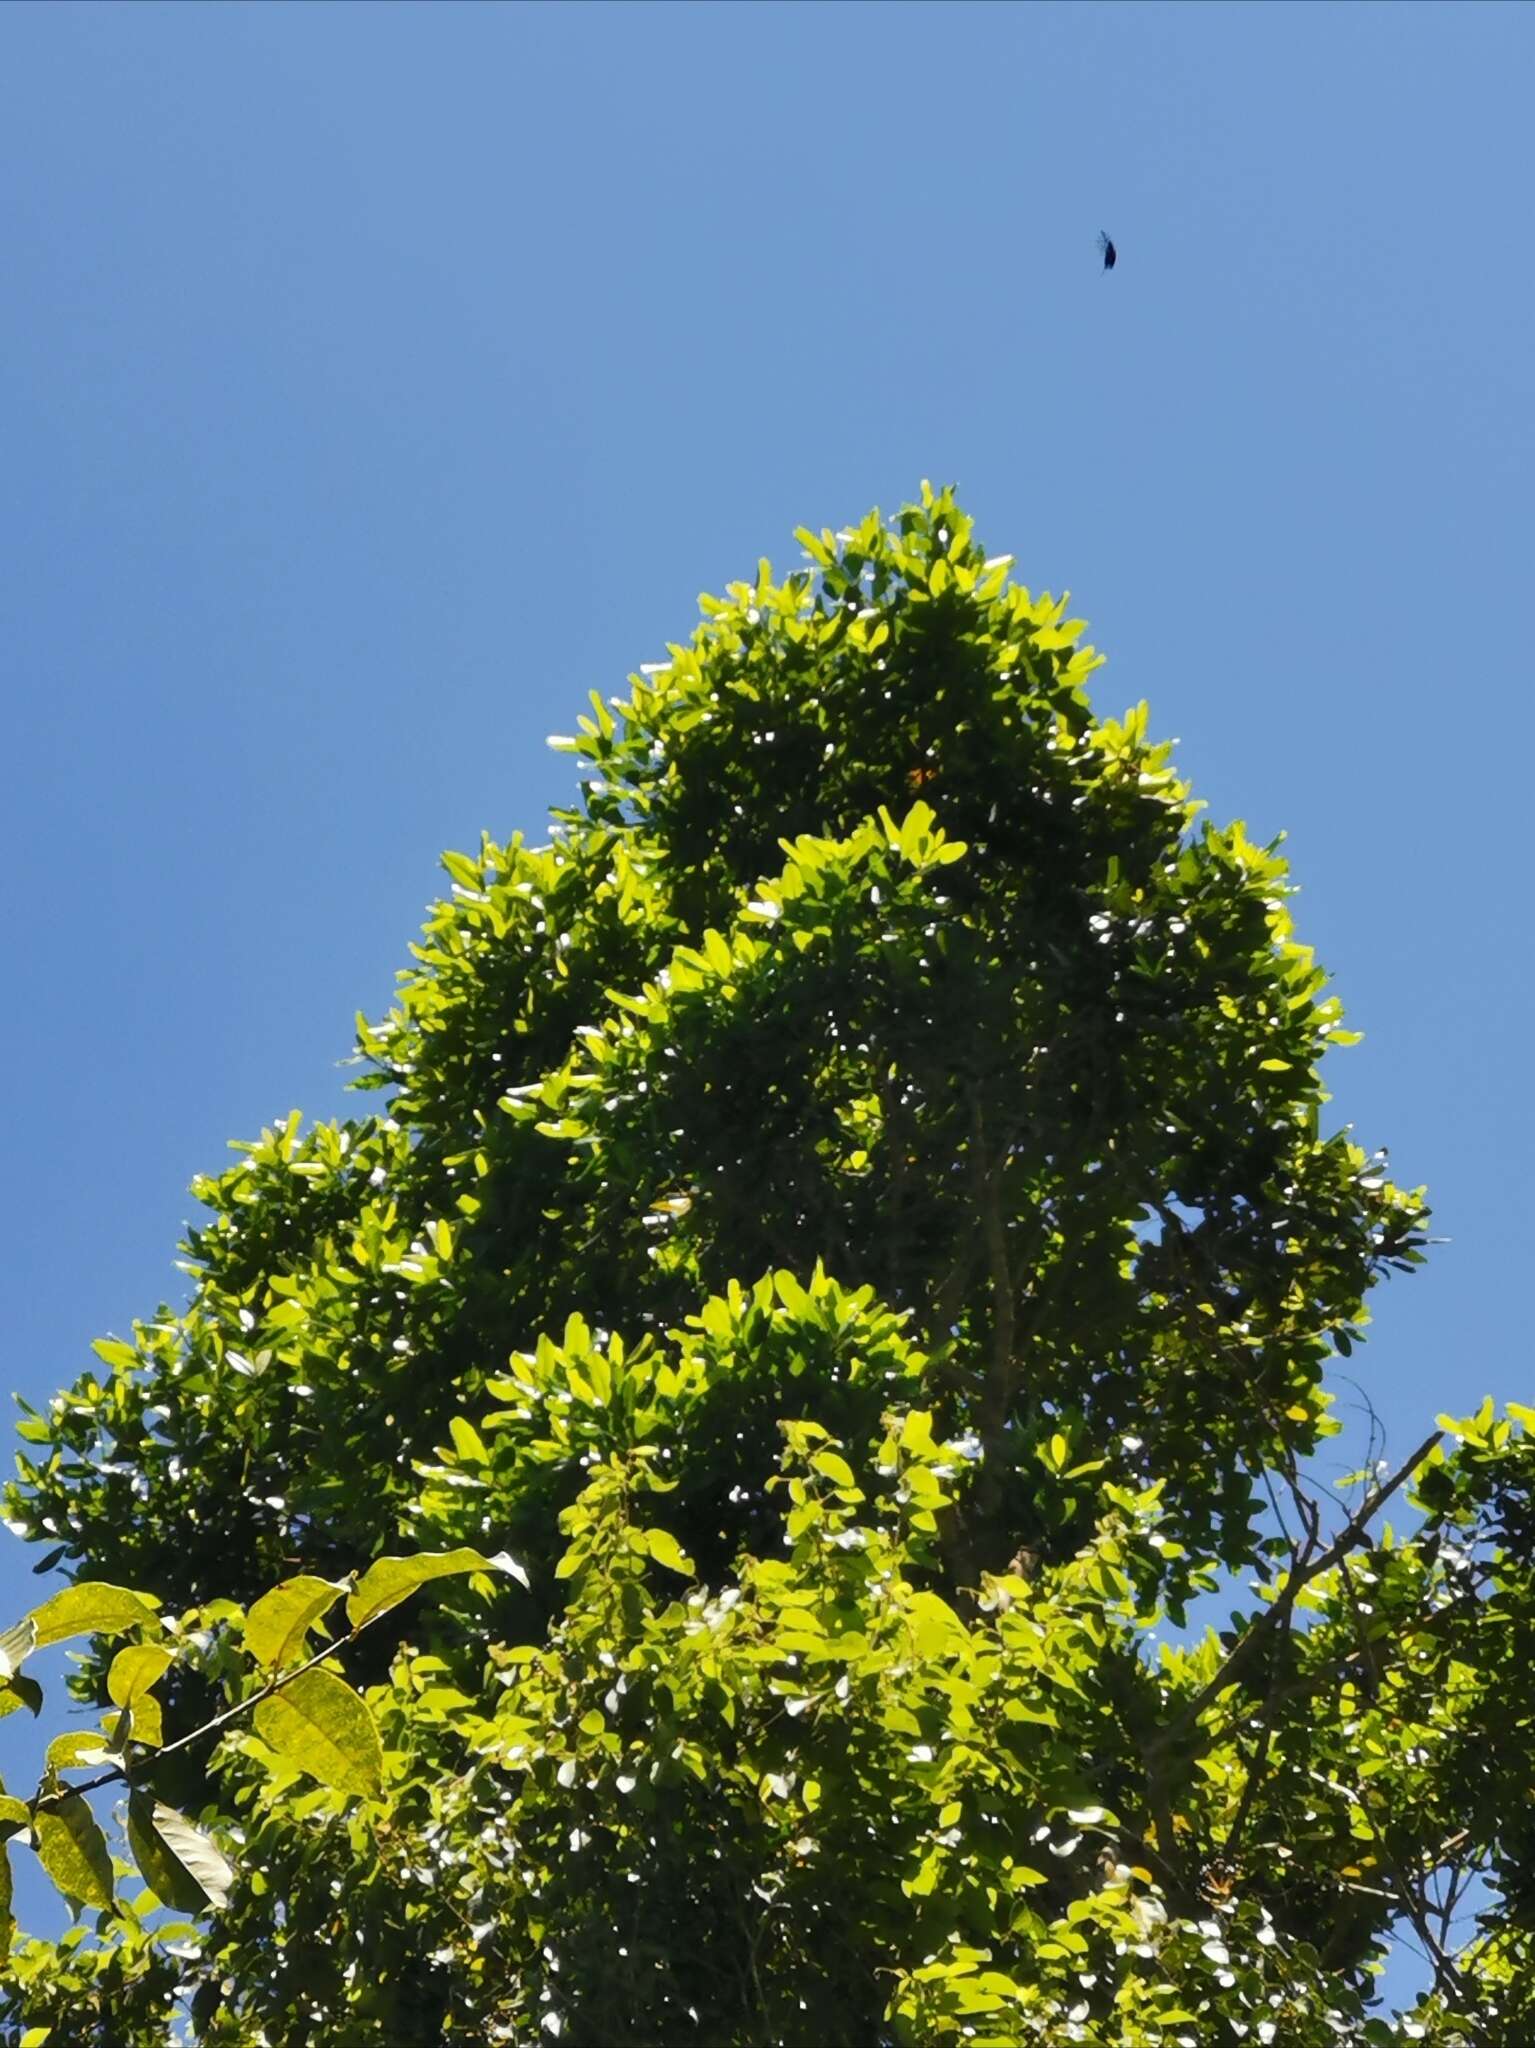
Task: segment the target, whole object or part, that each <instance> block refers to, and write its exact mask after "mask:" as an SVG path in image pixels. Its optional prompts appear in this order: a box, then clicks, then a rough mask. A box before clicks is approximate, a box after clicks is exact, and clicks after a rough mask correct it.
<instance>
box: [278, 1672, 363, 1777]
mask: <svg viewBox="0 0 1535 2048" xmlns="http://www.w3.org/2000/svg"><path fill="white" fill-rule="evenodd" d="M254 1718H255V1725H256V1733H257V1734H258V1735H259V1736H260V1737H261V1739H262V1741H263V1742H265V1743H267V1744H268V1745H269V1746H270V1747H271V1748H272V1749H275V1750H276V1752H277V1754H278V1755H279V1756H280V1757H282V1758H283V1759H284V1761H285V1762H287V1763H290V1764H292V1765H294V1766H295V1767H296V1768H297V1769H298V1770H301V1771H307V1772H308V1774H309V1776H310V1777H311V1778H318V1779H319V1781H320V1783H321V1784H322V1785H329V1786H331V1787H333V1788H334V1790H336V1791H337V1792H360V1793H362V1794H363V1796H364V1797H365V1798H368V1799H377V1798H378V1796H379V1794H380V1793H381V1792H382V1790H383V1783H384V1746H383V1744H382V1743H381V1742H380V1740H379V1734H378V1729H377V1728H376V1727H375V1726H374V1722H373V1716H372V1715H371V1714H370V1713H369V1712H368V1709H367V1707H366V1706H365V1705H364V1704H363V1702H362V1700H361V1699H360V1698H359V1697H358V1695H357V1694H356V1693H355V1692H353V1690H352V1688H351V1687H350V1686H349V1685H348V1684H346V1682H345V1681H344V1680H343V1679H340V1678H338V1677H337V1676H336V1674H335V1673H334V1672H333V1671H327V1670H326V1669H325V1668H324V1666H323V1665H316V1666H315V1668H314V1670H312V1671H301V1672H300V1673H299V1674H298V1676H297V1677H296V1678H294V1679H293V1680H292V1681H291V1682H290V1683H289V1684H287V1685H285V1686H284V1687H283V1688H282V1690H281V1692H275V1693H273V1694H272V1696H271V1697H270V1699H264V1700H263V1701H262V1702H261V1704H260V1706H259V1707H257V1709H256V1712H255V1717H254Z"/></svg>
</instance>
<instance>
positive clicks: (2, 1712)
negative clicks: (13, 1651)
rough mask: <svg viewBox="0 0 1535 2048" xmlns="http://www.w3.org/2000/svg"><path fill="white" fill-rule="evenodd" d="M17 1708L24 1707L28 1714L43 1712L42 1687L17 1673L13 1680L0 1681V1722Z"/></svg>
mask: <svg viewBox="0 0 1535 2048" xmlns="http://www.w3.org/2000/svg"><path fill="white" fill-rule="evenodd" d="M18 1707H25V1708H26V1709H27V1712H28V1713H29V1714H40V1713H41V1712H42V1711H43V1689H42V1687H41V1686H40V1685H39V1684H38V1682H37V1680H36V1679H35V1678H28V1677H27V1676H26V1675H25V1674H24V1673H23V1672H19V1671H18V1672H17V1674H16V1676H15V1677H14V1678H5V1679H0V1721H3V1720H4V1719H5V1717H6V1715H7V1714H14V1713H15V1711H16V1709H17V1708H18Z"/></svg>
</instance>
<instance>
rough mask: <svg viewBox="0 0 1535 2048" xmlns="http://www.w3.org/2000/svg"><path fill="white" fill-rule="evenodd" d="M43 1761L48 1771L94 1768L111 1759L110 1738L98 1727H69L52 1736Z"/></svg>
mask: <svg viewBox="0 0 1535 2048" xmlns="http://www.w3.org/2000/svg"><path fill="white" fill-rule="evenodd" d="M43 1761H44V1763H45V1764H46V1765H47V1766H48V1768H49V1770H50V1771H78V1770H86V1769H94V1767H95V1766H96V1765H97V1764H106V1763H110V1762H111V1761H112V1738H111V1736H110V1735H108V1734H106V1733H105V1732H104V1731H103V1730H102V1729H100V1728H71V1729H70V1730H69V1731H68V1733H67V1734H64V1735H55V1736H54V1738H53V1740H52V1742H50V1743H49V1745H48V1748H47V1750H46V1752H45V1754H44V1757H43Z"/></svg>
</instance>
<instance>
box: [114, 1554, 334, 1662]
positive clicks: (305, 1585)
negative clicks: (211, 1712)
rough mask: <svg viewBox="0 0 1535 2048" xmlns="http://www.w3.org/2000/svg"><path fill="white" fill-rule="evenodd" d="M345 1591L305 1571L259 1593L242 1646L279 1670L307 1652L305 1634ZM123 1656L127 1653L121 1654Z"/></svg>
mask: <svg viewBox="0 0 1535 2048" xmlns="http://www.w3.org/2000/svg"><path fill="white" fill-rule="evenodd" d="M345 1591H346V1587H345V1585H335V1584H333V1583H332V1581H331V1580H329V1579H317V1578H313V1577H311V1576H310V1574H309V1573H307V1572H301V1573H300V1574H299V1575H298V1577H297V1578H292V1579H284V1580H283V1582H282V1584H281V1585H280V1586H274V1587H273V1588H272V1590H271V1592H270V1593H263V1594H262V1596H261V1598H260V1599H259V1600H257V1601H256V1602H255V1603H254V1605H253V1606H252V1607H251V1610H250V1612H249V1613H248V1614H247V1615H246V1617H245V1647H246V1649H247V1650H249V1651H250V1653H251V1655H252V1656H253V1657H254V1658H255V1660H256V1662H257V1663H258V1664H260V1665H263V1666H264V1667H265V1668H266V1669H267V1670H270V1671H280V1670H281V1669H282V1667H283V1665H284V1664H287V1663H291V1662H296V1661H297V1660H299V1659H301V1658H303V1657H305V1656H306V1655H307V1654H308V1651H309V1631H310V1630H311V1629H312V1628H313V1627H314V1625H315V1623H316V1622H317V1621H319V1620H320V1619H321V1617H322V1616H323V1615H325V1614H326V1613H328V1612H329V1610H330V1609H331V1608H332V1607H334V1606H335V1604H336V1602H337V1601H338V1600H339V1599H340V1598H341V1596H342V1594H343V1593H344V1592H345ZM124 1654H125V1655H126V1654H127V1653H126V1652H124Z"/></svg>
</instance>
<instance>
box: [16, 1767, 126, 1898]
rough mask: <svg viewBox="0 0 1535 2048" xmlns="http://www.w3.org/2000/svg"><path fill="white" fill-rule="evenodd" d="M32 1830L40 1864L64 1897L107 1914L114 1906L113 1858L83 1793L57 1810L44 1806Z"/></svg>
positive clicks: (36, 1817) (56, 1807)
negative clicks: (83, 1797) (98, 1908)
mask: <svg viewBox="0 0 1535 2048" xmlns="http://www.w3.org/2000/svg"><path fill="white" fill-rule="evenodd" d="M32 1826H33V1829H34V1831H35V1832H36V1835H37V1860H38V1862H39V1863H41V1864H42V1866H43V1868H44V1870H46V1871H47V1873H48V1875H49V1876H50V1877H51V1878H52V1879H53V1881H54V1883H55V1884H56V1885H57V1886H58V1888H59V1890H60V1891H61V1892H62V1893H63V1894H64V1896H65V1897H66V1898H68V1899H79V1900H80V1902H81V1903H82V1904H83V1905H86V1906H98V1907H100V1908H101V1910H102V1911H103V1912H105V1911H106V1910H107V1908H108V1907H110V1906H111V1904H112V1857H111V1854H110V1852H109V1851H108V1848H107V1840H106V1836H105V1835H104V1834H103V1833H102V1832H101V1829H100V1828H99V1827H97V1825H96V1820H95V1816H94V1815H93V1814H92V1812H91V1810H90V1808H89V1807H88V1806H87V1805H86V1803H85V1801H84V1800H83V1799H82V1798H81V1797H80V1795H79V1793H78V1792H71V1793H70V1794H69V1795H68V1797H67V1798H64V1799H61V1800H60V1801H59V1803H58V1805H57V1806H48V1807H43V1806H40V1807H39V1808H38V1809H37V1812H36V1813H35V1814H34V1815H33V1817H32Z"/></svg>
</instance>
